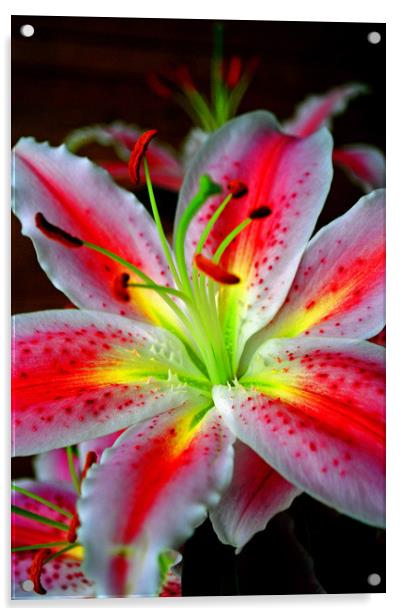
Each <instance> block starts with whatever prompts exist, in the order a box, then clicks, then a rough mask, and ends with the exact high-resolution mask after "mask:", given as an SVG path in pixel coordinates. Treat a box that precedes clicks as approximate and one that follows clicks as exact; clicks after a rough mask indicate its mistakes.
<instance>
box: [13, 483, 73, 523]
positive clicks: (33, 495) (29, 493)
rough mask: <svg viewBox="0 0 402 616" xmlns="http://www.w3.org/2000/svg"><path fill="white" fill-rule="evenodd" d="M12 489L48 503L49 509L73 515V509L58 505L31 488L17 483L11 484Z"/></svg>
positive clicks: (42, 502)
mask: <svg viewBox="0 0 402 616" xmlns="http://www.w3.org/2000/svg"><path fill="white" fill-rule="evenodd" d="M11 489H12V490H14V491H15V492H19V493H20V494H23V495H24V496H28V498H32V500H35V501H38V503H41V504H42V505H46V507H49V509H53V511H56V512H57V513H61V515H64V516H66V517H67V518H72V517H73V514H72V513H71V511H67V509H63V508H62V507H58V506H57V505H54V504H53V503H52V502H51V501H48V500H47V499H46V498H43V497H42V496H39V494H35V493H34V492H30V491H29V490H26V489H25V488H22V487H21V486H17V485H16V484H15V483H13V484H11Z"/></svg>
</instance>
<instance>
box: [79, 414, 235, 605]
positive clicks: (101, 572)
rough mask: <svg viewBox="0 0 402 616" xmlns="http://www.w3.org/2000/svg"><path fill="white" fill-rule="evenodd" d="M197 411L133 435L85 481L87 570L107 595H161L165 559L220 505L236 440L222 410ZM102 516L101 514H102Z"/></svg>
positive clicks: (161, 419)
mask: <svg viewBox="0 0 402 616" xmlns="http://www.w3.org/2000/svg"><path fill="white" fill-rule="evenodd" d="M200 411H201V412H202V409H201V408H200V407H198V409H197V408H194V407H192V406H190V405H187V406H185V407H183V408H182V409H181V410H180V411H177V410H176V411H171V412H168V413H165V414H163V415H160V416H157V417H154V418H153V420H151V421H147V422H144V423H143V424H141V425H140V426H135V427H133V428H131V429H130V430H127V431H126V432H125V433H124V434H123V435H122V436H121V437H120V439H119V440H118V441H117V442H116V443H115V445H114V446H113V448H112V449H109V450H107V451H106V452H105V454H104V455H103V458H102V463H101V464H100V465H97V466H96V467H92V468H91V469H90V471H89V473H88V476H87V478H86V480H85V481H84V483H83V490H82V498H81V499H80V501H79V505H78V511H79V516H80V520H81V523H82V526H81V528H80V530H79V540H80V541H81V542H82V544H83V545H84V546H85V554H86V557H87V560H86V572H87V574H88V575H89V576H90V577H91V578H92V579H94V580H95V581H96V584H97V589H98V594H99V595H100V596H111V595H112V596H127V595H135V596H138V595H140V596H150V595H151V596H154V595H156V594H158V592H159V590H158V589H159V586H160V582H161V569H160V565H159V560H160V559H161V557H162V555H165V554H168V553H169V551H170V550H172V549H173V550H175V549H178V548H179V547H180V546H181V545H182V544H183V542H184V541H185V540H186V539H187V538H188V537H189V536H190V535H191V534H192V533H193V530H194V528H195V527H196V526H198V525H199V524H201V522H202V521H203V520H204V518H205V516H206V513H207V508H209V507H213V506H215V505H216V504H217V502H218V500H219V497H220V493H221V492H222V491H223V490H224V489H225V487H226V486H227V483H228V481H229V479H230V475H231V470H232V455H233V453H232V447H231V442H232V437H231V435H230V432H229V431H228V430H227V429H226V428H225V427H224V426H223V425H221V423H220V422H219V420H218V418H217V415H216V414H215V412H214V411H210V412H209V413H208V414H207V415H206V416H204V418H203V419H201V417H202V414H201V413H200ZM100 511H101V512H102V515H99V512H100Z"/></svg>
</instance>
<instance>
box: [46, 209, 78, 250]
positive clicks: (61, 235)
mask: <svg viewBox="0 0 402 616" xmlns="http://www.w3.org/2000/svg"><path fill="white" fill-rule="evenodd" d="M35 224H36V226H37V227H38V229H39V231H42V233H43V235H46V237H48V238H49V239H50V240H55V241H56V242H59V243H60V244H63V246H67V247H68V248H80V247H81V246H83V241H82V240H80V239H79V238H78V237H74V236H73V235H70V234H69V233H67V231H63V229H60V228H59V227H56V225H52V223H50V222H48V221H47V220H46V218H45V217H44V215H43V214H42V213H41V212H37V213H36V214H35Z"/></svg>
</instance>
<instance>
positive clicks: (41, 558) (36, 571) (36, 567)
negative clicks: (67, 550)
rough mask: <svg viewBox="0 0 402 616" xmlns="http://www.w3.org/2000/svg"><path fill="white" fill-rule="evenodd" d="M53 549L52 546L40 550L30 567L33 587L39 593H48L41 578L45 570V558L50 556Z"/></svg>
mask: <svg viewBox="0 0 402 616" xmlns="http://www.w3.org/2000/svg"><path fill="white" fill-rule="evenodd" d="M51 553H52V550H51V549H50V548H42V549H40V550H38V551H37V552H36V554H35V556H34V557H33V559H32V564H31V566H30V568H29V579H30V580H31V582H33V585H34V587H33V589H34V591H35V592H36V593H38V595H46V589H45V588H43V586H42V584H41V581H40V578H41V575H42V571H43V565H44V564H45V560H46V559H47V558H49V556H50V555H51Z"/></svg>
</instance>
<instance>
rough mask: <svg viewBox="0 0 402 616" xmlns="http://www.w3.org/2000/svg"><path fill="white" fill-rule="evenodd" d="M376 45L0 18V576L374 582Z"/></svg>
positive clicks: (350, 34) (107, 592) (378, 507)
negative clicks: (0, 364)
mask: <svg viewBox="0 0 402 616" xmlns="http://www.w3.org/2000/svg"><path fill="white" fill-rule="evenodd" d="M28 26H30V27H28ZM384 54H385V27H384V25H383V24H352V23H307V22H305V23H302V22H287V23H286V22H283V23H282V22H268V21H267V22H262V21H260V22H253V21H248V22H240V21H223V22H220V23H214V22H212V21H209V20H202V21H197V20H163V19H114V18H95V17H91V18H64V17H34V16H18V17H13V19H12V105H13V117H12V142H13V143H12V145H13V165H14V170H13V178H12V179H13V210H14V214H15V216H14V217H13V314H15V315H17V316H16V317H15V320H14V325H13V349H12V351H13V366H12V369H13V409H12V412H13V431H12V439H13V446H12V447H13V449H12V451H13V454H14V457H13V465H12V469H13V491H12V494H13V515H12V549H13V553H12V559H13V567H12V576H13V577H12V596H13V597H14V598H16V599H17V598H18V599H24V598H36V599H38V600H41V599H47V598H52V597H53V598H54V597H71V598H77V597H93V598H100V597H107V596H118V597H133V596H134V597H135V596H144V595H145V596H159V595H161V596H172V595H173V596H200V595H215V596H216V595H251V594H253V595H269V594H308V593H312V594H314V593H365V592H384V590H385V559H384V550H385V539H384V516H385V511H384V502H385V490H384V475H385V469H384V450H385V439H384V432H385V403H384V347H385V333H384V332H385V330H384V326H385V323H384V259H385V256H384V253H385V247H384V218H385V217H384V207H385V194H384V192H385V191H384V185H385V182H384V155H383V152H384V145H385V144H384V122H385V117H384V76H385V71H384V68H385V63H384V60H385V59H384ZM154 131H157V134H155V132H154ZM141 204H143V205H141Z"/></svg>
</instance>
